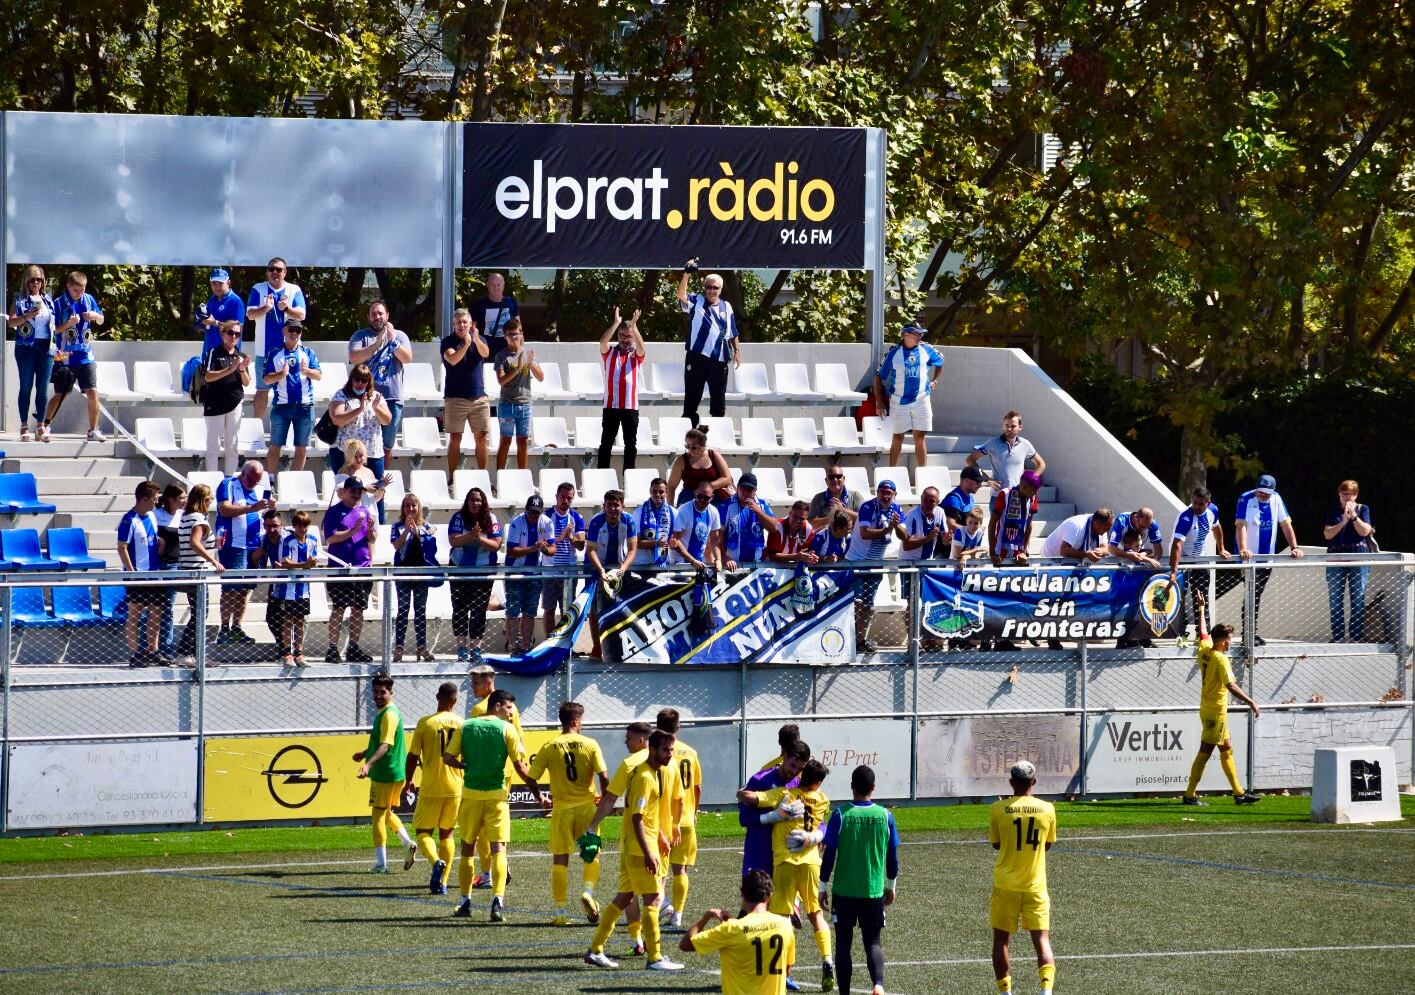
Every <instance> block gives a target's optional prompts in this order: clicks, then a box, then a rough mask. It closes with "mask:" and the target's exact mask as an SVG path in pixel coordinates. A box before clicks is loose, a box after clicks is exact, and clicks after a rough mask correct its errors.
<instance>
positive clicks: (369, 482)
mask: <svg viewBox="0 0 1415 995" xmlns="http://www.w3.org/2000/svg"><path fill="white" fill-rule="evenodd" d="M342 470H343V472H341V473H336V474H335V475H334V493H333V494H331V495H330V501H329V503H330V504H331V505H332V504H337V503H338V501H339V490H340V488H342V487H343V486H344V481H346V480H348V479H349V478H350V477H358V478H359V479H360V480H362V481H363V482H364V493H363V497H361V498H360V499H359V503H360V504H362V505H363V506H364V507H365V508H368V509H369V510H370V511H373V510H375V509H376V508H380V507H382V505H383V496H384V494H385V493H386V492H387V490H388V482H389V480H390V479H391V477H392V475H391V474H386V473H385V474H383V475H382V476H380V477H375V476H374V473H373V470H372V469H370V467H369V465H368V449H367V448H365V446H364V444H363V443H362V442H360V441H359V440H358V439H350V440H349V441H348V442H346V443H344V466H343V468H342ZM382 521H383V519H382V517H381V516H380V518H379V522H380V523H382Z"/></svg>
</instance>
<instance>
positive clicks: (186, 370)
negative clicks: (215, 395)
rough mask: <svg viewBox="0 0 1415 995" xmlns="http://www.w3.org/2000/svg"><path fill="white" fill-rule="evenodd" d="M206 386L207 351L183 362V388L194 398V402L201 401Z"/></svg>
mask: <svg viewBox="0 0 1415 995" xmlns="http://www.w3.org/2000/svg"><path fill="white" fill-rule="evenodd" d="M205 386H206V353H202V354H201V355H200V356H193V357H192V358H190V359H188V360H187V361H186V362H185V363H183V364H182V389H183V390H185V391H186V392H187V396H188V397H190V398H191V399H192V403H193V404H200V403H201V392H202V388H204V387H205Z"/></svg>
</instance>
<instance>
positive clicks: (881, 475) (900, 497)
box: [875, 466, 943, 504]
mask: <svg viewBox="0 0 1415 995" xmlns="http://www.w3.org/2000/svg"><path fill="white" fill-rule="evenodd" d="M881 480H890V481H893V482H894V487H895V491H894V501H895V503H896V504H918V503H919V495H918V494H916V493H915V492H914V485H913V482H912V481H911V480H910V479H909V468H908V467H907V466H877V467H875V487H876V488H878V487H879V482H880V481H881ZM942 496H943V495H939V497H942Z"/></svg>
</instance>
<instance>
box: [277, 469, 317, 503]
mask: <svg viewBox="0 0 1415 995" xmlns="http://www.w3.org/2000/svg"><path fill="white" fill-rule="evenodd" d="M275 499H276V500H277V501H279V502H280V505H281V506H282V507H294V508H304V509H305V510H310V509H313V508H318V507H319V506H320V502H319V491H318V490H316V489H315V482H314V471H313V470H282V471H281V472H280V473H279V474H277V475H276V477H275Z"/></svg>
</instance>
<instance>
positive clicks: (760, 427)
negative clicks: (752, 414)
mask: <svg viewBox="0 0 1415 995" xmlns="http://www.w3.org/2000/svg"><path fill="white" fill-rule="evenodd" d="M779 448H780V444H779V443H778V442H777V441H776V422H775V421H773V420H772V419H770V418H743V419H742V444H741V451H742V452H744V453H752V454H754V455H757V456H769V455H772V454H774V453H776V452H778V451H779Z"/></svg>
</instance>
